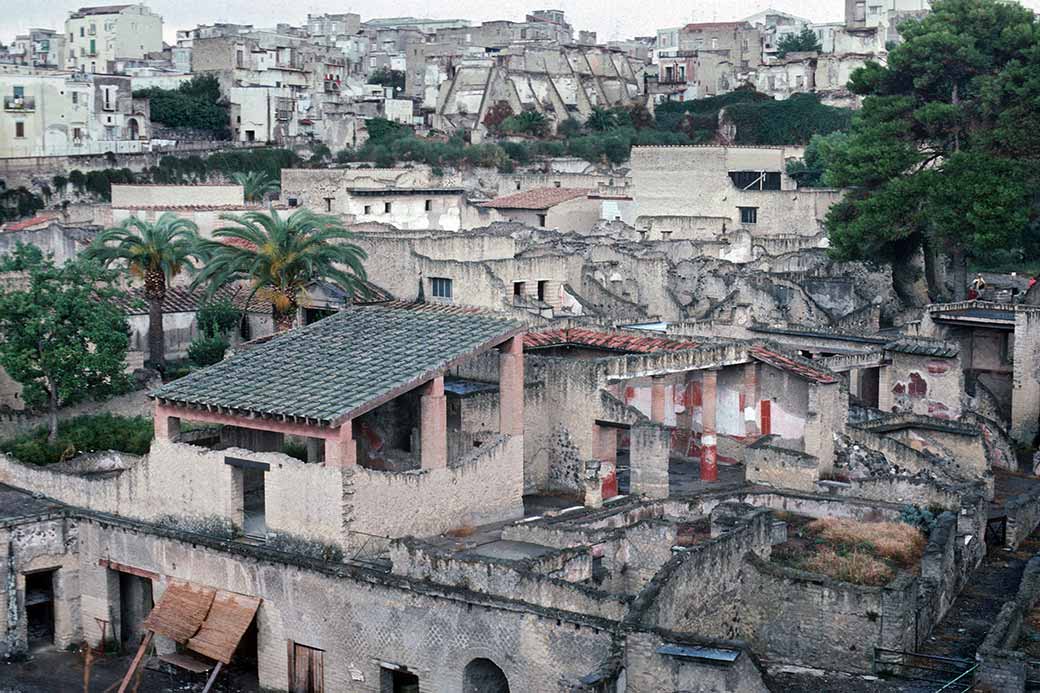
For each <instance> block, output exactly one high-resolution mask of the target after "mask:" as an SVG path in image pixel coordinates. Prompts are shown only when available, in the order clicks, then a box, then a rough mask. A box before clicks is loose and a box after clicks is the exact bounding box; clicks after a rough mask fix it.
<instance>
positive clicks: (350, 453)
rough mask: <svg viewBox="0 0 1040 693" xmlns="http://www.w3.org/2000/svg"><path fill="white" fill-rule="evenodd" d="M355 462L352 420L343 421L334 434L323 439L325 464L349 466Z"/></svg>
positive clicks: (355, 447)
mask: <svg viewBox="0 0 1040 693" xmlns="http://www.w3.org/2000/svg"><path fill="white" fill-rule="evenodd" d="M355 464H357V442H356V441H355V440H354V422H353V421H344V422H343V423H342V424H341V425H340V427H339V428H338V429H337V430H336V431H335V435H334V436H332V437H330V438H326V439H325V466H327V467H351V466H353V465H355Z"/></svg>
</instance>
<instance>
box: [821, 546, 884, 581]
mask: <svg viewBox="0 0 1040 693" xmlns="http://www.w3.org/2000/svg"><path fill="white" fill-rule="evenodd" d="M804 566H805V569H806V570H809V571H812V572H814V573H821V574H823V575H827V576H829V577H832V578H834V579H835V580H840V581H842V582H851V583H853V584H856V585H870V586H874V587H880V586H882V585H887V584H888V583H889V582H891V580H892V578H893V577H895V571H894V570H892V568H890V567H889V565H888V564H887V563H885V562H884V561H882V560H881V559H880V558H877V557H876V556H872V555H871V554H869V553H867V552H866V551H858V550H856V551H850V552H848V553H844V554H839V553H837V552H836V551H835V550H834V549H832V548H831V547H829V546H823V547H820V548H819V549H818V550H817V551H816V553H814V554H813V555H812V556H811V557H810V558H809V559H808V560H806V561H805V563H804Z"/></svg>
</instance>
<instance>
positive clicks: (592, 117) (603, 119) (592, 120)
mask: <svg viewBox="0 0 1040 693" xmlns="http://www.w3.org/2000/svg"><path fill="white" fill-rule="evenodd" d="M617 124H618V122H617V116H616V115H614V113H612V112H611V111H608V110H607V109H605V108H593V109H592V113H591V114H589V119H588V120H586V121H585V125H586V126H587V127H588V128H589V130H595V131H597V132H604V131H606V130H610V129H612V128H614V127H617Z"/></svg>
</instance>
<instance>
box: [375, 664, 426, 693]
mask: <svg viewBox="0 0 1040 693" xmlns="http://www.w3.org/2000/svg"><path fill="white" fill-rule="evenodd" d="M379 693H419V677H418V675H416V674H414V673H412V672H410V671H408V669H406V668H405V667H400V668H394V669H391V668H388V667H385V666H384V667H383V668H382V669H380V673H379Z"/></svg>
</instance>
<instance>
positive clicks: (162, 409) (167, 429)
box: [154, 400, 181, 440]
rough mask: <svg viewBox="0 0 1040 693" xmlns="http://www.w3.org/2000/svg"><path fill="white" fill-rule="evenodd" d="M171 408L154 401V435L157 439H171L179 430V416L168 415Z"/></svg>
mask: <svg viewBox="0 0 1040 693" xmlns="http://www.w3.org/2000/svg"><path fill="white" fill-rule="evenodd" d="M171 411H172V410H171V408H170V407H167V406H165V405H163V404H160V403H159V400H156V401H155V419H154V427H155V437H156V439H157V440H173V439H174V438H176V437H177V434H178V433H180V432H181V420H180V417H177V416H170V412H171Z"/></svg>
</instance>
